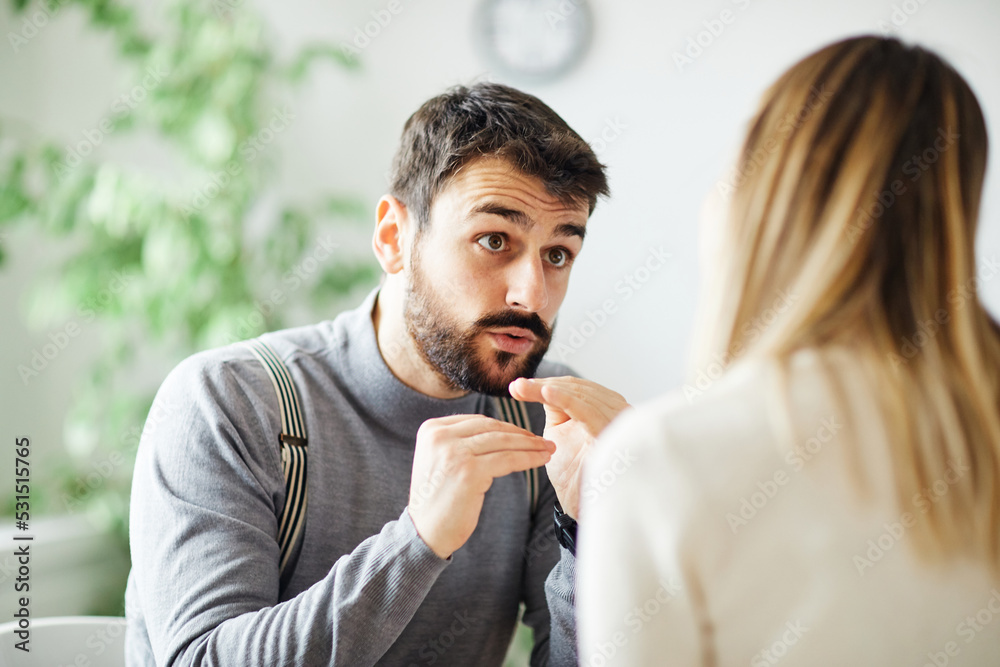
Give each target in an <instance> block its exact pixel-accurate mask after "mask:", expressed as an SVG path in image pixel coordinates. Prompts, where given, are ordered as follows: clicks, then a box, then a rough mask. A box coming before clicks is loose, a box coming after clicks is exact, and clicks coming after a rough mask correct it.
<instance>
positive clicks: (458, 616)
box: [126, 292, 576, 667]
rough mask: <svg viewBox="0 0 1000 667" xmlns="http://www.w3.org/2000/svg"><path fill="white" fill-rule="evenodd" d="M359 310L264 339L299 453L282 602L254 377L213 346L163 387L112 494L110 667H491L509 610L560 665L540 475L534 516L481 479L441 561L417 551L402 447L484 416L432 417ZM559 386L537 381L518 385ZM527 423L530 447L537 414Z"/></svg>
mask: <svg viewBox="0 0 1000 667" xmlns="http://www.w3.org/2000/svg"><path fill="white" fill-rule="evenodd" d="M375 297H376V293H374V292H373V293H372V294H371V295H369V297H368V298H367V299H366V300H365V302H364V303H363V304H362V305H361V307H359V308H358V309H357V310H353V311H350V312H346V313H344V314H342V315H340V316H339V317H337V318H336V319H335V320H333V321H332V322H329V321H328V322H323V323H320V324H317V325H313V326H307V327H302V328H298V329H290V330H286V331H280V332H276V333H272V334H267V335H265V336H264V339H265V340H266V341H267V342H268V343H270V344H271V345H272V346H273V347H274V348H275V349H276V350H277V351H278V354H279V356H281V357H282V358H283V360H284V362H285V364H286V365H287V366H288V368H289V369H290V371H291V375H292V377H293V379H294V382H295V384H296V386H297V388H298V392H299V396H300V398H301V400H302V403H303V408H304V413H305V422H306V428H307V430H308V436H309V470H308V489H309V504H308V510H307V516H306V525H305V534H304V539H302V540H301V547H300V549H299V550H298V560H297V563H296V566H295V570H294V573H293V575H292V576H291V579H290V580H289V581H288V584H287V586H286V587H285V588H284V589H279V581H278V545H277V542H276V534H277V518H276V513H277V512H278V511H279V509H280V508H281V506H282V504H283V503H284V496H285V487H284V479H283V477H282V472H281V465H280V461H279V455H278V446H277V434H278V433H279V432H280V430H281V428H280V415H279V412H278V403H277V398H276V396H275V393H274V388H273V386H272V385H271V381H270V379H269V378H268V376H267V375H266V374H265V372H264V369H263V367H262V366H261V365H260V363H259V362H258V361H257V360H256V358H254V357H253V356H252V354H251V353H250V351H249V350H248V349H247V348H246V347H245V346H243V345H232V346H229V347H225V348H221V349H217V350H211V351H208V352H203V353H201V354H197V355H195V356H193V357H191V358H189V359H187V360H186V361H184V362H183V363H182V364H180V365H179V366H178V367H177V368H176V369H175V370H174V371H173V372H172V373H171V374H170V375H169V376H168V377H167V379H166V380H165V381H164V382H163V386H162V387H161V388H160V391H159V392H158V394H157V397H156V400H155V402H154V404H153V408H152V409H151V411H150V417H149V418H148V419H147V423H146V427H145V429H144V432H143V435H142V438H141V442H140V445H139V450H138V454H137V458H136V465H135V477H134V481H133V486H132V501H131V519H130V521H131V523H130V532H131V537H130V539H131V549H132V572H131V574H130V575H129V582H128V590H127V592H126V615H127V617H128V634H127V647H126V656H127V663H128V665H130V667H139V666H140V665H141V666H148V665H153V664H156V665H239V666H240V667H254V666H266V667H274V666H276V665H349V666H351V667H357V666H360V665H374V664H379V665H402V666H403V667H410V666H422V665H463V666H468V665H475V666H477V667H478V666H480V665H500V664H501V663H502V661H503V657H504V655H505V653H506V650H507V647H508V645H509V643H510V639H511V636H512V633H513V631H514V627H515V624H516V623H517V614H518V605H519V603H521V602H523V603H524V604H525V613H524V622H525V623H526V624H528V625H529V626H531V627H532V628H533V629H534V637H535V648H534V651H533V654H532V660H531V664H532V665H545V664H549V665H575V664H576V648H575V632H574V622H573V568H574V562H573V557H572V556H571V555H569V553H568V552H566V551H565V550H562V549H560V547H559V546H558V543H557V542H556V540H555V537H554V534H553V527H552V505H553V501H554V499H555V493H554V491H553V489H552V486H551V484H550V483H549V482H548V479H547V478H546V477H545V475H544V470H543V471H541V472H542V475H541V479H542V485H541V492H540V496H539V503H538V507H537V510H536V511H535V512H534V513H532V512H531V510H530V507H529V500H528V493H527V487H526V481H525V478H524V475H522V474H520V473H517V474H513V475H508V476H507V477H503V478H499V479H497V480H495V481H494V483H493V486H492V487H491V488H490V490H489V492H488V493H487V494H486V500H485V503H484V505H483V510H482V514H481V516H480V519H479V524H478V527H477V528H476V530H475V532H474V533H473V535H472V537H471V538H470V539H469V541H468V542H467V543H466V544H465V545H464V546H463V547H462V548H461V549H459V550H458V551H456V552H455V553H454V554H453V555H452V557H451V559H450V560H447V561H446V560H442V559H441V558H439V557H438V556H436V555H435V554H434V552H433V551H431V549H430V548H429V547H428V546H427V545H426V544H425V543H424V542H423V540H422V539H421V538H420V536H419V535H417V532H416V530H415V529H414V527H413V523H412V522H411V520H410V518H409V513H408V512H407V510H406V504H407V499H408V495H409V486H410V470H411V466H412V462H413V448H414V443H415V439H416V433H417V429H418V428H419V427H420V425H421V424H422V423H423V422H424V421H426V420H427V419H431V418H434V417H442V416H445V415H451V414H474V413H478V414H485V415H489V416H497V415H495V414H494V413H493V411H494V408H493V401H492V399H490V398H489V397H487V396H483V395H481V394H467V395H466V396H463V397H461V398H456V399H450V400H442V399H436V398H431V397H429V396H426V395H424V394H421V393H419V392H417V391H414V390H412V389H410V388H409V387H407V386H406V385H404V384H403V383H401V382H400V381H399V380H398V379H397V378H396V377H395V376H394V375H393V374H392V372H391V371H390V370H389V368H388V367H387V366H386V365H385V362H384V361H383V359H382V356H381V354H380V352H379V349H378V345H377V343H376V340H375V332H374V327H373V325H372V321H371V311H372V307H373V305H374V299H375ZM566 374H569V371H568V370H567V369H566V368H563V367H559V366H556V365H553V364H547V363H546V364H543V365H542V367H541V369H540V371H539V373H538V375H539V376H551V375H566ZM528 409H529V413H530V417H531V422H532V427H533V430H534V431H535V432H536V433H541V429H542V426H543V424H544V412H543V410H542V409H541V406H539V405H537V404H531V405H529V406H528ZM560 554H561V555H560Z"/></svg>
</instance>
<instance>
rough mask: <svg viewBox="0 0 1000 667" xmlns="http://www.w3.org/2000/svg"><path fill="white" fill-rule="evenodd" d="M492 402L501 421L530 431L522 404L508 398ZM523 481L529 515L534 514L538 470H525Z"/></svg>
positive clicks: (500, 398)
mask: <svg viewBox="0 0 1000 667" xmlns="http://www.w3.org/2000/svg"><path fill="white" fill-rule="evenodd" d="M493 400H494V401H496V409H497V414H499V415H500V419H501V420H502V421H505V422H508V423H510V424H513V425H514V426H518V427H520V428H523V429H524V430H526V431H530V430H531V420H530V419H529V418H528V410H527V409H526V408H525V407H524V403H523V402H521V401H516V400H514V399H513V398H511V397H509V396H502V397H497V398H494V399H493ZM524 481H525V482H527V485H528V506H529V507H531V513H532V514H534V513H535V510H536V509H537V508H538V468H532V469H531V470H525V471H524Z"/></svg>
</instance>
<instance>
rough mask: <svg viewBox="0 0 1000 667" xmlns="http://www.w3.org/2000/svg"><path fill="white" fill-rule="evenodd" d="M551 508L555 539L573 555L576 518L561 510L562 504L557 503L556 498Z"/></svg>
mask: <svg viewBox="0 0 1000 667" xmlns="http://www.w3.org/2000/svg"><path fill="white" fill-rule="evenodd" d="M553 510H554V512H553V518H555V520H556V539H557V540H559V544H561V545H563V546H564V547H566V548H567V549H569V552H570V553H571V554H573V555H574V556H575V555H576V519H574V518H573V517H571V516H570V515H569V514H566V512H563V508H562V505H560V504H559V501H558V500H556V503H555V506H554V507H553Z"/></svg>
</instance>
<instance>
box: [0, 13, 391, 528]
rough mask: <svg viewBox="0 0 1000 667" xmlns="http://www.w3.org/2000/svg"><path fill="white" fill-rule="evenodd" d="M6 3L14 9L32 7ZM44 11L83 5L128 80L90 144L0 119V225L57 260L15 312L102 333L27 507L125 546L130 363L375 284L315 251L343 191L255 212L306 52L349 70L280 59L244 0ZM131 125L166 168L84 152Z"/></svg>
mask: <svg viewBox="0 0 1000 667" xmlns="http://www.w3.org/2000/svg"><path fill="white" fill-rule="evenodd" d="M57 4H58V5H59V6H56V5H57ZM233 5H240V6H239V7H234V6H233ZM12 6H13V8H14V9H15V11H16V12H21V16H28V12H33V11H37V10H38V9H39V8H40V7H41V5H38V4H35V5H30V3H29V2H28V1H27V0H12ZM45 7H48V8H54V9H53V10H52V11H55V12H58V14H59V15H61V14H62V13H64V12H70V11H83V12H86V13H87V15H88V17H89V23H90V26H91V28H92V29H93V30H94V31H96V33H98V34H99V35H103V36H104V37H105V38H110V39H111V41H112V42H113V44H114V45H115V46H116V53H117V55H118V59H119V61H120V63H121V65H122V66H123V68H124V69H126V70H127V71H129V72H131V73H132V76H133V77H134V81H135V87H131V86H130V87H129V88H128V89H127V90H125V91H123V95H122V97H121V98H119V99H118V100H116V101H115V102H114V103H113V104H111V108H110V111H109V113H108V115H107V116H106V117H105V118H104V119H102V120H101V122H100V123H99V124H98V125H97V126H96V127H95V128H94V129H93V130H91V131H90V132H91V135H87V134H86V133H85V134H84V136H85V138H87V137H91V136H92V137H93V141H91V144H92V145H91V146H90V147H89V148H87V145H86V141H84V142H79V143H77V144H75V145H71V146H69V147H66V146H65V145H64V144H60V143H59V142H56V141H55V140H53V139H51V138H47V137H42V138H37V137H36V138H26V136H25V135H26V134H29V133H25V132H23V131H22V132H19V133H17V135H16V136H15V135H14V133H12V132H11V131H10V129H11V123H10V122H9V121H4V120H2V119H0V142H2V144H3V145H4V146H6V147H7V149H6V150H4V151H3V152H0V231H5V230H4V228H7V229H13V228H14V227H15V226H21V227H24V226H31V227H32V228H33V229H34V230H36V232H35V233H40V234H42V235H43V238H46V239H48V240H47V243H51V244H52V245H53V246H54V250H53V253H54V254H55V255H58V256H61V257H62V259H61V260H59V261H58V262H56V264H55V266H53V267H50V270H48V271H46V272H44V273H43V275H41V276H40V278H39V280H38V283H37V284H36V285H35V288H34V290H33V292H32V294H31V296H30V298H29V300H28V303H29V309H28V313H27V315H28V318H29V320H30V321H33V322H35V323H36V325H37V324H39V323H41V325H42V326H45V327H49V328H50V331H51V330H53V327H58V328H55V329H54V330H55V331H56V332H57V333H59V332H62V333H64V334H66V335H67V336H74V335H76V334H75V333H72V332H74V331H76V332H78V331H79V329H80V328H86V327H90V326H93V327H95V328H96V329H97V330H99V331H100V335H101V339H102V341H103V344H102V349H101V351H100V352H99V354H98V355H97V356H96V358H95V359H94V361H93V364H92V366H91V367H90V370H89V372H88V373H87V374H86V376H85V377H84V378H82V379H81V384H80V387H79V388H78V391H77V394H76V399H75V402H74V405H73V408H72V410H71V413H70V414H69V415H68V417H67V427H66V429H65V431H66V433H67V442H66V445H67V447H68V449H69V451H70V452H71V453H72V454H74V456H70V457H66V463H64V464H62V466H63V467H62V469H61V470H59V471H58V474H57V482H56V483H57V487H58V488H57V489H56V491H55V493H52V492H50V493H49V494H48V495H46V496H44V497H40V496H37V495H33V498H32V509H33V514H34V513H37V512H38V511H50V512H51V511H64V510H69V511H86V512H87V513H88V515H90V516H92V517H93V518H95V519H96V520H98V521H101V522H103V523H105V524H106V525H110V526H112V527H115V528H117V529H118V533H119V535H120V536H121V537H122V538H123V539H124V538H125V535H126V529H127V507H128V492H129V487H130V481H131V471H132V464H133V461H134V453H135V447H136V445H137V443H138V434H139V432H140V429H141V426H142V424H143V421H144V419H145V416H146V413H147V411H148V409H149V406H150V403H151V399H152V393H153V390H154V389H155V386H149V383H148V381H146V382H144V381H143V380H142V379H138V378H136V377H135V376H136V373H135V372H134V369H135V368H137V367H147V368H148V367H153V368H157V369H160V368H161V367H164V366H170V365H172V364H175V363H176V362H178V361H179V360H180V359H182V358H183V357H185V356H188V355H189V354H191V353H193V352H195V351H198V350H201V349H206V348H209V347H214V346H217V345H221V344H225V343H229V342H232V341H234V340H237V339H240V338H248V337H252V336H254V335H257V334H259V333H261V332H263V331H265V330H269V329H275V328H279V327H281V326H282V325H283V324H285V323H286V322H287V317H288V313H289V312H291V310H292V309H298V310H299V311H303V310H307V311H310V312H313V313H316V312H317V311H318V307H321V306H322V307H323V310H322V311H321V312H322V314H323V316H327V315H328V314H329V307H330V304H331V302H333V301H335V300H336V299H337V298H338V297H343V295H344V294H346V293H347V292H349V291H350V290H352V289H353V288H354V287H355V286H358V285H361V284H365V283H367V284H374V282H375V280H376V277H377V275H378V273H377V266H376V265H375V264H374V262H373V261H372V260H371V259H370V258H368V257H366V256H362V255H358V254H352V253H351V252H350V249H349V248H342V247H338V249H337V251H336V252H335V253H333V254H332V256H331V255H326V257H328V258H326V259H324V260H323V261H316V260H315V257H313V255H315V254H316V253H317V250H316V249H317V248H318V247H320V246H317V241H316V238H317V237H318V236H321V232H322V233H323V234H326V235H327V236H328V235H329V234H331V233H333V234H334V235H336V233H337V230H338V229H339V230H344V229H346V228H347V227H348V226H355V225H356V223H357V222H358V221H359V220H360V219H361V217H362V207H361V205H360V203H359V201H358V200H357V198H355V197H352V196H348V195H343V194H339V195H330V194H319V195H317V196H316V197H315V198H312V199H311V200H310V201H308V202H300V201H296V202H284V203H282V204H280V205H279V206H278V207H277V210H276V212H275V213H273V214H267V213H266V212H264V214H263V217H264V218H265V219H264V220H263V221H262V220H259V218H260V217H261V213H260V210H259V200H260V197H259V193H260V192H262V191H263V190H265V186H266V184H267V181H268V177H269V176H270V175H271V174H272V172H273V168H272V167H271V164H270V162H269V161H268V159H267V156H268V154H269V149H270V148H271V146H270V144H271V142H272V141H273V140H274V139H275V137H276V135H277V134H279V133H280V132H281V131H282V125H284V126H285V127H287V125H288V124H289V123H291V122H294V118H293V116H294V112H293V111H290V110H289V108H288V105H287V100H288V99H289V98H292V97H293V95H294V90H295V86H296V84H297V83H299V82H301V81H302V80H304V79H305V77H306V76H307V75H308V72H309V71H310V65H311V64H312V63H313V62H314V61H316V60H320V59H325V60H329V61H332V62H334V63H335V65H336V66H338V67H342V68H347V69H356V68H357V66H358V64H357V62H356V61H354V60H353V59H352V58H351V57H350V56H348V55H346V54H344V53H342V52H341V51H340V50H339V49H337V48H334V47H331V46H327V45H308V46H306V47H305V48H304V49H303V50H302V51H301V53H300V54H299V55H298V56H297V57H295V58H293V59H291V61H289V62H281V61H279V59H278V58H277V57H276V56H275V54H274V51H273V49H272V47H271V46H270V45H269V42H268V38H267V37H268V36H267V34H266V31H265V30H264V28H263V25H262V21H261V20H260V18H259V17H257V16H255V15H254V14H253V13H252V12H251V11H250V10H249V9H248V8H247V7H246V6H244V5H243V3H242V2H234V3H229V2H226V1H225V0H211V1H206V2H200V1H198V0H179V1H176V2H174V3H173V4H172V5H171V6H170V7H169V8H168V9H166V10H165V11H164V13H163V15H162V16H158V17H157V19H156V21H155V22H151V21H149V20H148V19H149V17H148V16H142V17H141V16H139V15H138V13H137V11H136V10H135V9H134V8H131V7H129V6H126V5H125V4H124V3H121V2H116V1H115V0H64V1H63V2H62V3H53V2H49V3H47V4H46V5H45ZM45 7H42V8H43V9H44V8H45ZM50 13H51V12H50ZM58 19H59V16H58V15H53V16H52V18H51V20H58ZM144 19H145V22H144ZM148 26H155V28H153V29H151V28H150V27H148ZM130 135H131V136H138V137H144V138H147V139H148V138H149V137H152V138H153V139H154V140H155V141H156V142H157V143H158V144H159V145H160V146H162V147H163V149H164V153H165V154H166V155H167V156H168V157H169V160H171V161H173V162H174V163H175V164H174V165H173V166H174V172H175V173H177V174H179V176H178V177H177V178H175V179H162V178H154V177H152V176H150V175H148V174H144V173H142V172H140V171H139V170H137V169H135V168H129V167H125V166H122V165H119V164H115V163H114V162H111V161H109V160H107V159H97V158H96V156H97V155H98V154H99V153H100V151H97V150H93V152H92V151H91V149H93V148H94V145H93V144H95V143H98V144H99V143H101V142H103V141H104V140H105V139H107V138H113V139H114V140H116V141H118V140H121V139H122V138H124V137H128V136H130ZM11 146H13V148H11ZM84 153H87V154H88V155H87V156H85V155H84ZM91 153H92V154H91ZM180 175H183V176H180ZM318 243H320V245H322V244H324V243H325V244H326V246H329V241H322V240H321V241H319V242H318ZM2 252H3V248H2V246H0V262H2V261H3V255H2ZM311 257H313V261H312V262H310V258H311ZM313 265H315V268H312V270H310V271H308V272H307V271H304V270H303V266H307V267H313ZM293 278H295V279H297V282H296V281H295V280H293ZM293 285H294V287H293ZM276 289H277V290H278V291H280V292H281V298H280V299H276V298H274V297H275V293H276V291H275V290H276ZM53 323H57V324H53ZM92 323H93V324H92ZM71 327H72V329H71ZM19 372H20V373H21V375H22V379H24V381H25V382H26V383H28V382H30V380H31V379H32V377H33V375H32V373H34V374H37V373H38V372H39V371H38V369H37V368H33V367H31V366H29V365H27V364H25V365H23V366H22V367H21V368H20V369H19ZM158 372H159V371H158ZM35 488H36V489H37V488H38V487H37V485H36V487H35ZM4 504H5V505H8V504H10V500H7V501H6V502H5V503H4Z"/></svg>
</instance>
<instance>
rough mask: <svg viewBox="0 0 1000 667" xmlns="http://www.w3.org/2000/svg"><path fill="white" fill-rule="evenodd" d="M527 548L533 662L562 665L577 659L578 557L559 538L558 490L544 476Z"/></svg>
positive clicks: (526, 591)
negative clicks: (556, 518)
mask: <svg viewBox="0 0 1000 667" xmlns="http://www.w3.org/2000/svg"><path fill="white" fill-rule="evenodd" d="M544 479H545V482H544V483H543V484H542V489H541V492H540V493H539V498H538V509H536V510H535V515H534V519H533V521H532V528H531V538H530V541H529V543H528V548H527V550H526V552H525V568H524V580H523V582H522V591H523V593H522V599H523V601H524V605H525V609H524V617H523V619H522V620H523V622H524V624H525V625H527V626H528V627H530V628H531V629H532V630H533V631H534V637H535V645H534V648H533V650H532V652H531V665H532V667H537V666H540V665H551V666H553V667H558V666H562V665H567V666H569V665H572V666H574V667H575V665H576V664H577V661H576V619H575V616H574V613H575V612H574V609H573V603H574V593H573V589H574V587H575V576H574V561H575V558H574V557H573V555H572V554H570V553H569V551H567V550H566V549H563V548H562V547H560V546H559V542H558V541H557V540H556V535H555V529H554V526H553V519H552V507H553V505H554V503H555V498H556V496H555V490H554V489H553V488H552V485H551V484H550V483H549V482H548V479H547V478H544Z"/></svg>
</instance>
